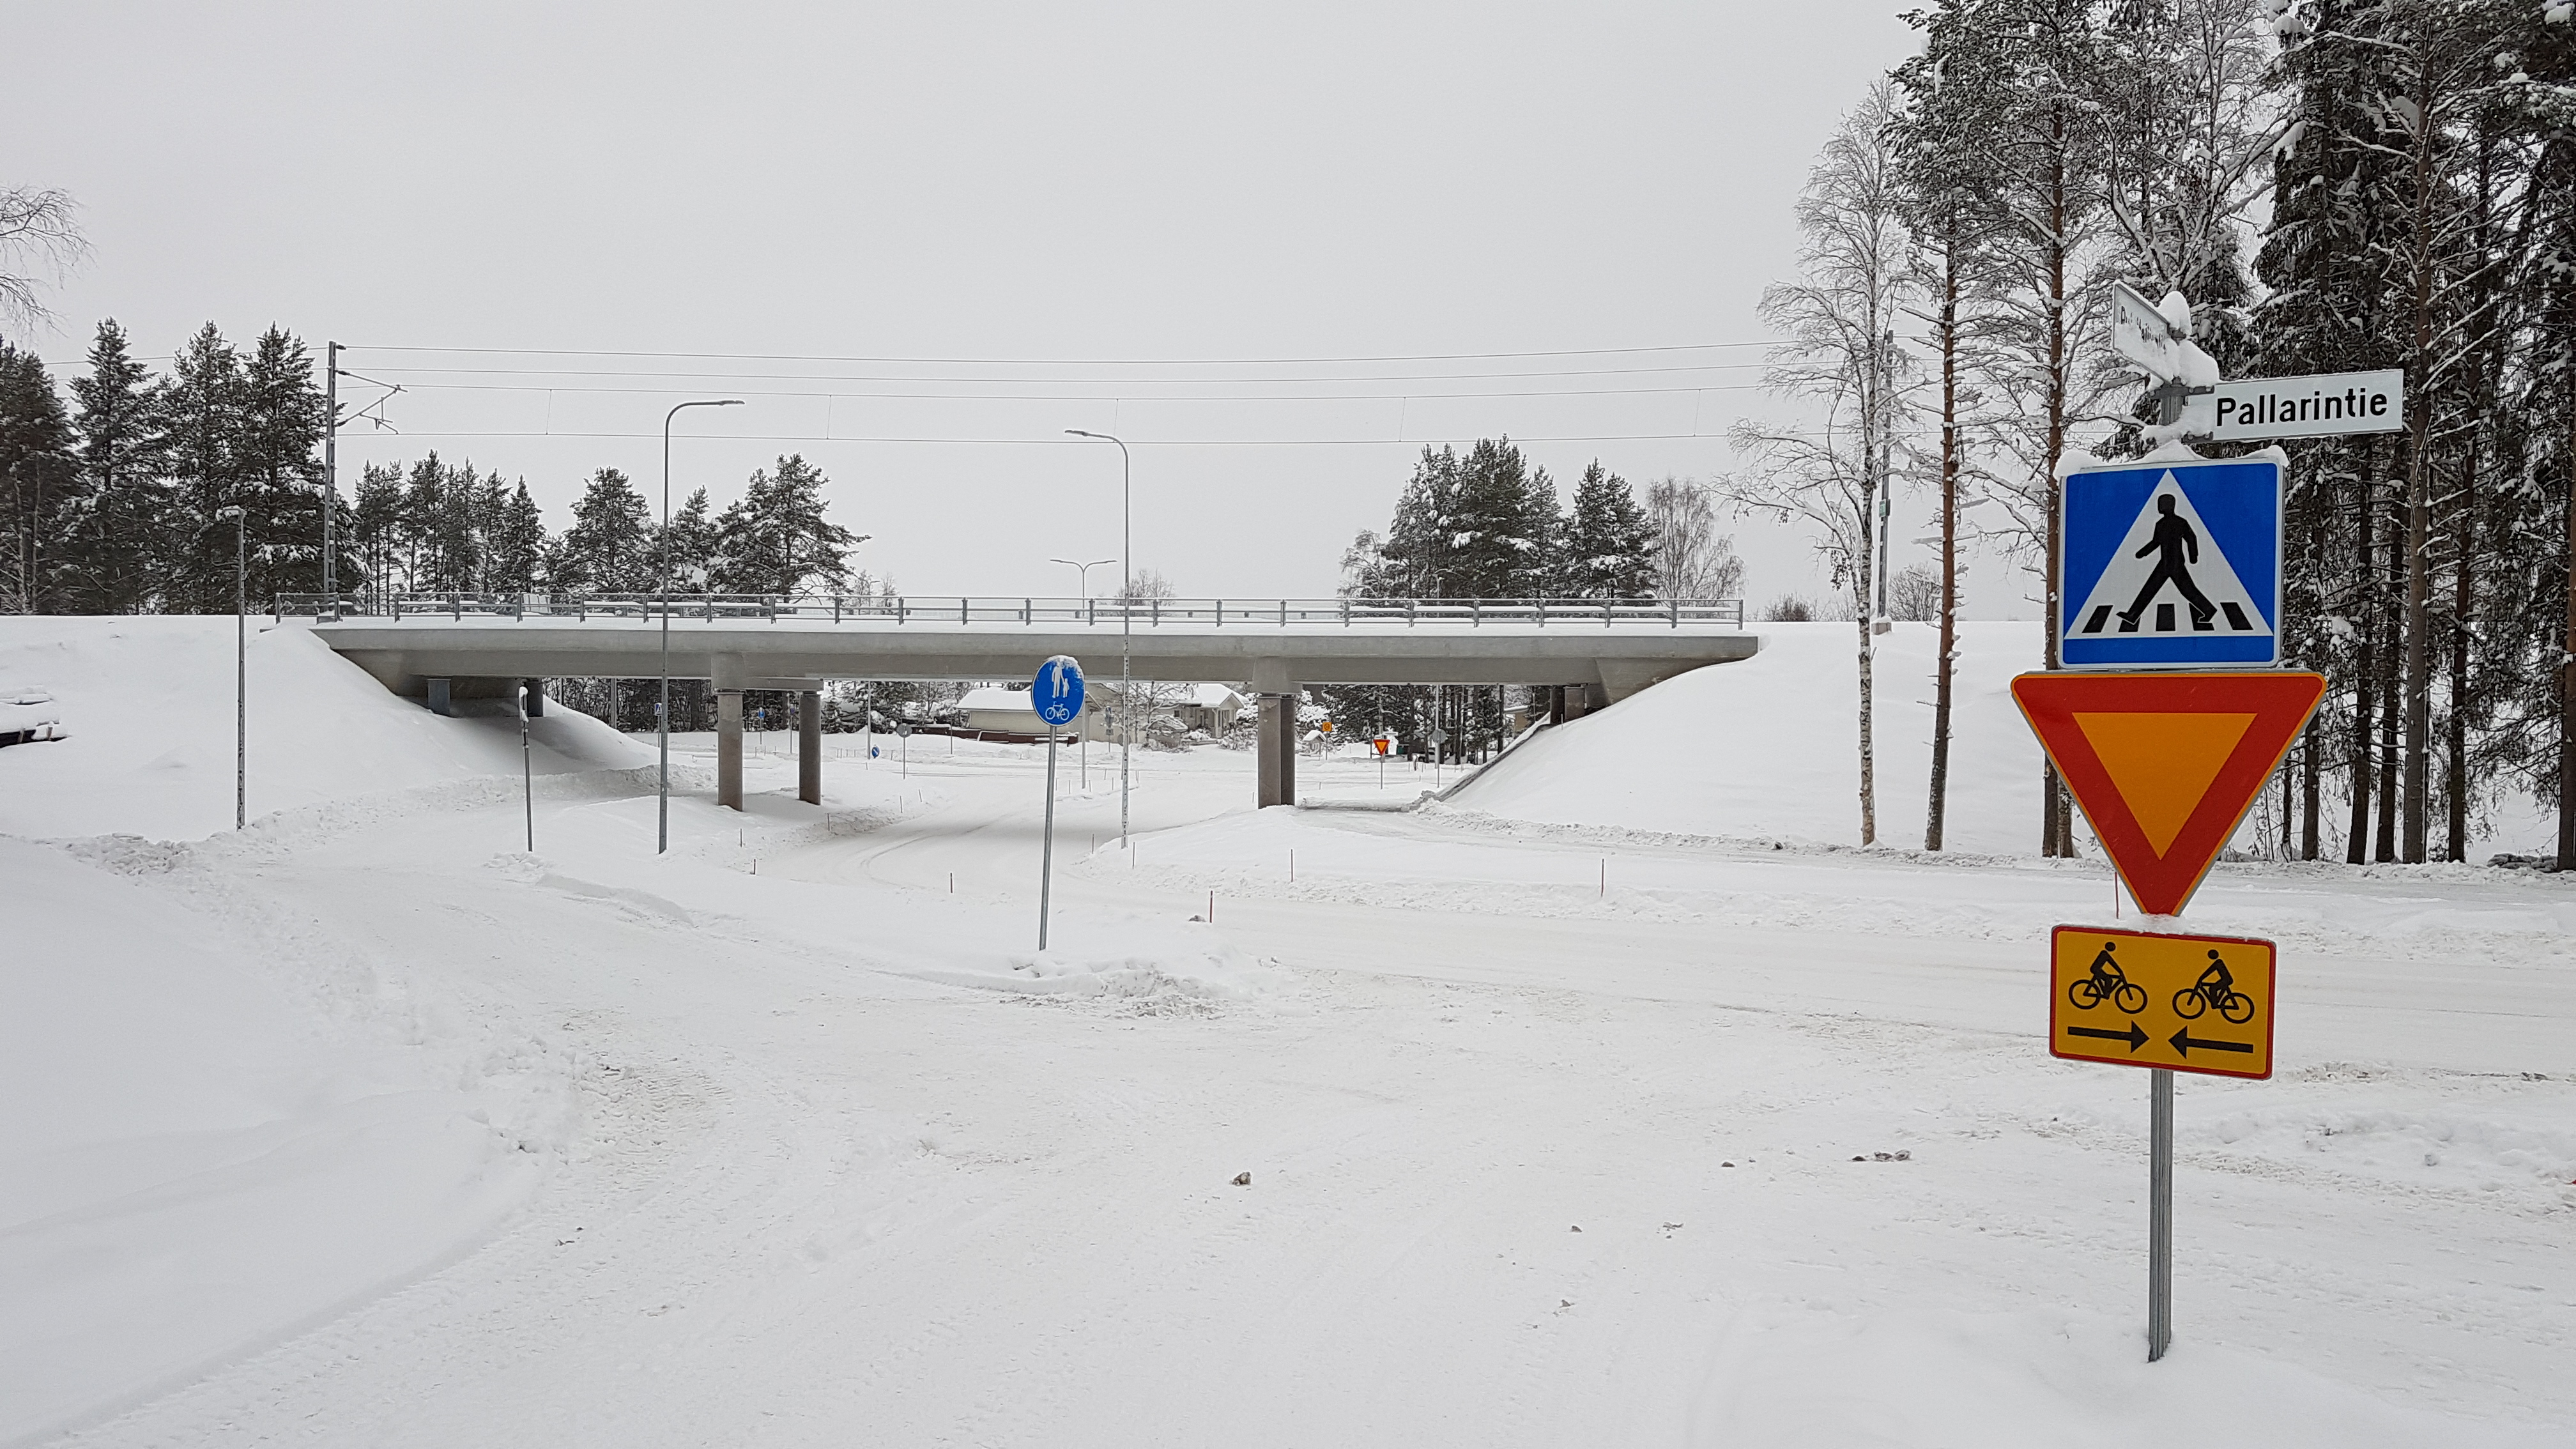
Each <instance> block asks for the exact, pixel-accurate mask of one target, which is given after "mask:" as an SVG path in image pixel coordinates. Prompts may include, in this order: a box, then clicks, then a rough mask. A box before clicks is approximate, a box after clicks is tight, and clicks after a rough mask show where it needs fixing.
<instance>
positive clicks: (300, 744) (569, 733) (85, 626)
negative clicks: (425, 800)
mask: <svg viewBox="0 0 2576 1449" xmlns="http://www.w3.org/2000/svg"><path fill="white" fill-rule="evenodd" d="M233 650H234V646H233V621H232V620H230V619H226V618H194V617H177V616H159V617H142V618H105V619H99V618H12V619H0V686H39V687H43V688H45V689H49V690H50V691H52V693H53V695H54V697H55V699H56V700H57V701H58V702H59V704H60V706H61V709H62V721H63V726H64V728H65V729H66V730H68V731H69V732H70V737H69V738H68V739H65V740H62V741H59V742H56V743H51V744H43V745H21V746H17V747H14V748H11V749H6V750H0V834H9V835H23V836H31V837H36V838H45V837H61V836H78V835H98V834H104V833H108V832H124V833H128V834H133V835H148V836H152V837H154V838H156V839H164V840H172V839H190V838H194V837H197V836H204V835H211V834H213V833H214V832H216V831H218V830H229V829H231V828H232V823H233V714H234V708H233V699H234V677H233V657H234V652H233ZM249 661H250V690H249V697H250V709H249V725H250V728H249V753H250V813H251V815H252V816H253V817H254V818H255V817H258V816H261V815H267V814H271V813H274V812H276V811H279V810H292V809H296V808H299V807H302V806H308V805H316V804H320V803H322V802H324V801H328V800H345V799H349V798H352V797H356V796H363V795H371V794H377V793H381V792H384V791H388V790H403V789H417V788H419V787H421V786H426V785H445V784H453V783H456V782H459V781H465V780H474V779H483V778H489V777H493V776H502V775H506V776H511V777H516V776H517V775H518V773H519V724H518V720H517V719H516V718H515V716H514V717H512V718H509V719H502V718H498V717H497V716H495V715H494V714H493V710H506V709H507V708H508V706H506V705H498V706H492V707H488V708H487V709H486V712H485V714H486V717H483V718H478V719H475V720H472V721H469V722H459V721H457V720H453V719H441V718H439V717H438V716H436V715H432V714H430V713H429V712H427V711H426V710H423V709H422V708H421V707H420V706H419V704H417V703H415V702H412V701H407V700H401V699H397V698H395V697H394V696H392V695H390V694H388V693H386V692H385V689H384V686H382V685H380V684H378V683H376V682H375V680H373V679H371V678H369V677H368V676H367V675H366V674H365V673H363V672H361V671H360V670H358V669H356V668H354V667H352V666H351V665H349V664H346V663H344V662H342V661H341V660H340V659H339V658H337V657H336V656H334V655H333V654H332V653H331V651H330V650H329V649H328V648H326V647H324V645H323V644H322V642H321V641H320V640H318V639H316V638H314V637H313V635H312V634H311V632H309V631H308V630H305V629H303V628H301V627H297V626H294V625H288V626H286V627H283V628H271V627H268V626H267V625H266V621H264V620H258V619H254V620H252V621H251V633H250V645H249ZM534 723H535V728H534V730H533V733H534V735H535V738H536V745H537V749H536V751H535V756H534V760H533V764H534V767H535V769H536V772H537V773H538V774H541V775H545V774H558V773H563V772H567V771H574V770H599V769H632V768H635V767H637V766H641V765H647V764H650V763H652V756H651V755H650V753H649V752H647V751H645V750H644V749H642V748H641V747H639V746H637V745H635V744H634V743H633V742H632V741H629V740H626V739H624V738H622V737H621V736H619V735H618V734H616V733H615V732H614V731H612V730H609V729H607V728H605V727H603V726H601V725H600V724H599V723H598V722H597V721H595V720H592V719H590V718H588V717H586V716H583V715H577V714H573V713H570V712H569V711H565V710H560V709H558V710H554V711H551V712H549V713H548V714H547V715H546V716H545V717H543V718H541V719H538V720H537V721H535V722H534Z"/></svg>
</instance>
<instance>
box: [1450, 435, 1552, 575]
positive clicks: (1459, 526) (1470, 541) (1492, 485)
mask: <svg viewBox="0 0 2576 1449" xmlns="http://www.w3.org/2000/svg"><path fill="white" fill-rule="evenodd" d="M1457 476H1458V481H1457V491H1456V494H1455V499H1454V504H1453V509H1452V514H1451V520H1450V522H1451V526H1452V530H1453V531H1452V533H1451V536H1450V539H1449V547H1448V549H1447V558H1446V561H1445V568H1444V573H1445V575H1446V576H1445V577H1444V578H1443V579H1442V580H1441V588H1442V590H1443V591H1444V592H1445V593H1446V594H1447V595H1448V596H1449V597H1451V598H1461V599H1528V598H1538V597H1541V596H1543V595H1544V594H1546V593H1547V591H1548V588H1547V585H1548V579H1549V576H1550V574H1551V573H1552V572H1553V569H1554V562H1555V559H1554V547H1555V535H1556V530H1557V524H1558V518H1557V502H1556V486H1555V484H1554V483H1552V482H1550V481H1549V479H1548V476H1547V470H1546V469H1545V468H1537V467H1532V466H1531V465H1530V463H1529V461H1528V460H1527V459H1526V458H1524V457H1523V456H1522V454H1521V450H1520V449H1518V448H1516V447H1513V446H1512V440H1511V439H1510V438H1508V437H1506V438H1501V439H1493V438H1479V439H1477V441H1476V446H1475V447H1474V448H1472V449H1470V450H1468V453H1467V456H1466V457H1465V458H1463V459H1460V460H1459V462H1458V475H1457Z"/></svg>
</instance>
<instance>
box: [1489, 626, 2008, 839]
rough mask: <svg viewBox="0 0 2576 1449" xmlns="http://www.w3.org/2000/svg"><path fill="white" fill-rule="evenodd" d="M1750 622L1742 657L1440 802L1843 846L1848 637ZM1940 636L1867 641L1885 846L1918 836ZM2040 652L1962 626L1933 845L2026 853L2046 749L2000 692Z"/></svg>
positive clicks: (1582, 728)
mask: <svg viewBox="0 0 2576 1449" xmlns="http://www.w3.org/2000/svg"><path fill="white" fill-rule="evenodd" d="M1761 634H1762V652H1761V653H1759V654H1756V655H1755V656H1754V657H1753V658H1751V659H1748V660H1745V661H1743V662H1742V663H1737V664H1720V665H1715V666H1712V667H1710V668H1706V669H1695V670H1693V671H1691V672H1690V673H1688V674H1684V675H1682V676H1680V677H1679V678H1676V679H1670V680H1666V681H1665V682H1664V683H1662V684H1659V685H1657V686H1655V687H1654V688H1652V689H1649V690H1646V691H1645V692H1643V693H1641V694H1637V695H1634V696H1631V697H1630V698H1628V699H1625V700H1622V701H1621V702H1619V703H1618V704H1615V705H1613V706H1611V707H1610V708H1609V709H1607V710H1604V711H1602V712H1600V713H1598V714H1594V715H1592V716H1589V717H1588V718H1584V719H1580V720H1576V721H1574V722H1573V723H1571V724H1568V725H1566V726H1565V727H1563V728H1562V729H1554V730H1550V731H1548V732H1547V733H1545V734H1543V735H1540V736H1538V737H1537V738H1535V739H1532V740H1530V741H1529V742H1528V743H1527V744H1526V745H1525V746H1523V747H1522V748H1521V749H1518V750H1515V751H1513V752H1512V755H1511V756H1510V757H1509V758H1507V759H1504V760H1501V761H1499V762H1497V763H1496V764H1495V766H1494V767H1493V768H1492V769H1490V770H1488V771H1486V772H1485V774H1484V775H1483V776H1482V777H1480V778H1478V779H1476V780H1474V781H1471V782H1470V783H1469V784H1468V785H1467V786H1466V788H1464V789H1462V790H1460V791H1459V792H1458V793H1457V794H1455V795H1453V796H1451V797H1450V801H1449V803H1450V804H1452V805H1455V806H1457V807H1458V808H1460V809H1465V810H1483V811H1487V812H1490V813H1492V814H1495V815H1507V816H1512V817H1515V818H1519V819H1524V820H1543V821H1550V822H1555V823H1560V824H1573V825H1617V826H1624V827H1627V828H1630V829H1636V830H1658V831H1669V832H1674V833H1678V834H1687V835H1715V836H1729V837H1777V838H1782V839H1787V840H1794V841H1812V842H1823V843H1840V844H1854V843H1857V842H1858V841H1859V839H1860V794H1859V791H1860V785H1859V781H1860V745H1859V731H1858V728H1857V725H1856V723H1855V719H1856V716H1857V714H1858V710H1859V698H1860V685H1859V678H1858V668H1857V665H1856V662H1855V658H1854V656H1855V655H1856V654H1857V652H1858V649H1859V641H1858V638H1857V631H1856V630H1855V629H1854V627H1853V626H1852V625H1850V624H1766V625H1764V626H1762V630H1761ZM1938 642H1939V636H1938V635H1937V634H1936V633H1935V632H1934V630H1933V627H1932V626H1931V625H1929V624H1899V625H1897V626H1896V627H1895V629H1894V630H1893V631H1891V632H1889V633H1887V634H1884V635H1882V636H1880V638H1879V640H1878V655H1877V661H1876V664H1877V667H1876V683H1877V689H1876V694H1877V705H1878V708H1877V711H1876V714H1877V720H1876V743H1877V749H1876V755H1877V767H1878V768H1877V775H1878V839H1879V841H1880V843H1882V844H1888V845H1896V846H1920V845H1922V843H1923V821H1924V811H1925V807H1926V805H1927V803H1928V798H1929V794H1930V785H1931V775H1932V673H1933V667H1934V664H1935V658H1934V655H1935V653H1936V651H1937V646H1938ZM2039 659H2040V637H2039V625H2038V624H2037V623H2036V622H2035V621H2025V622H2009V623H1971V624H1962V625H1961V626H1960V627H1959V667H1958V676H1957V680H1956V683H1955V684H1954V686H1953V690H1954V693H1953V698H1952V705H1951V709H1952V714H1951V722H1952V738H1951V745H1950V785H1949V801H1948V812H1947V825H1946V830H1945V835H1944V839H1943V842H1942V843H1943V845H1944V846H1945V847H1946V848H1948V849H1950V850H1964V851H1994V852H2025V851H2029V850H2032V849H2034V848H2035V845H2036V841H2037V837H2038V830H2039V803H2038V802H2039V779H2040V767H2041V764H2042V761H2041V757H2040V752H2039V745H2038V743H2037V742H2036V741H2035V740H2033V739H2032V738H2031V734H2030V728H2029V726H2027V725H2026V724H2024V723H2023V722H2022V718H2021V712H2020V711H2019V710H2017V709H2016V708H2014V706H2013V702H2012V696H2011V693H2010V689H2011V685H2012V679H2013V676H2014V675H2016V674H2020V673H2023V672H2025V671H2028V670H2031V669H2036V668H2038V667H2039Z"/></svg>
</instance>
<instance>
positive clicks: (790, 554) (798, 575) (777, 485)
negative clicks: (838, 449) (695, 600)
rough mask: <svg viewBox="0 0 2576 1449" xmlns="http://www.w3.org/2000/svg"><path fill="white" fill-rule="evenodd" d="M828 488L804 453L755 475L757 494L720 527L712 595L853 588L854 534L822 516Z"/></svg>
mask: <svg viewBox="0 0 2576 1449" xmlns="http://www.w3.org/2000/svg"><path fill="white" fill-rule="evenodd" d="M827 481H829V480H827V479H826V478H824V476H823V473H822V470H821V469H819V468H816V467H815V466H814V465H813V464H811V463H808V462H806V461H805V458H804V456H803V455H802V454H791V455H789V456H787V457H784V458H781V459H779V460H778V466H777V468H776V469H775V470H770V469H762V470H760V471H757V472H754V473H753V474H752V475H751V487H750V489H749V490H748V491H746V492H745V493H744V494H743V496H742V497H741V498H740V499H739V500H737V501H736V502H734V503H733V504H732V505H730V506H729V507H727V508H726V509H725V511H724V513H723V515H722V516H721V517H720V518H718V519H717V521H716V548H715V557H714V560H713V561H712V564H711V570H710V571H711V578H712V583H711V587H712V588H713V590H714V591H715V592H717V593H728V594H796V593H803V592H805V591H806V590H808V589H813V588H823V589H835V590H836V589H839V588H841V587H842V586H843V585H846V584H847V583H848V582H849V579H850V569H849V562H848V559H849V552H850V548H851V546H852V535H851V533H850V531H849V530H848V529H846V528H843V527H841V526H840V525H839V524H836V523H834V522H832V521H831V520H829V519H827V518H825V517H824V516H823V513H824V510H825V509H826V508H827V507H828V506H829V505H828V504H827V503H826V502H825V500H824V498H823V485H824V484H825V483H826V482H827Z"/></svg>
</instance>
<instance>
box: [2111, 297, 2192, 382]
mask: <svg viewBox="0 0 2576 1449" xmlns="http://www.w3.org/2000/svg"><path fill="white" fill-rule="evenodd" d="M2182 342H2183V338H2182V331H2181V329H2180V328H2177V327H2175V326H2174V325H2173V323H2172V322H2171V321H2170V320H2168V319H2167V318H2166V316H2165V314H2164V312H2163V311H2162V310H2161V309H2159V308H2158V307H2157V306H2156V304H2155V303H2153V302H2151V301H2149V300H2147V294H2146V293H2144V292H2141V291H2139V290H2138V289H2137V288H2135V287H2132V286H2130V285H2129V284H2128V283H2126V282H2115V283H2113V284H2112V286H2111V350H2112V351H2114V352H2117V353H2119V354H2120V355H2121V356H2122V357H2125V358H2127V359H2128V360H2129V361H2131V362H2134V363H2136V364H2137V365H2138V367H2139V368H2140V369H2141V370H2143V371H2144V372H2145V373H2146V374H2147V375H2148V376H2149V377H2152V378H2154V379H2155V380H2156V381H2158V382H2171V381H2173V380H2174V379H2175V378H2177V377H2180V376H2182Z"/></svg>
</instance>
